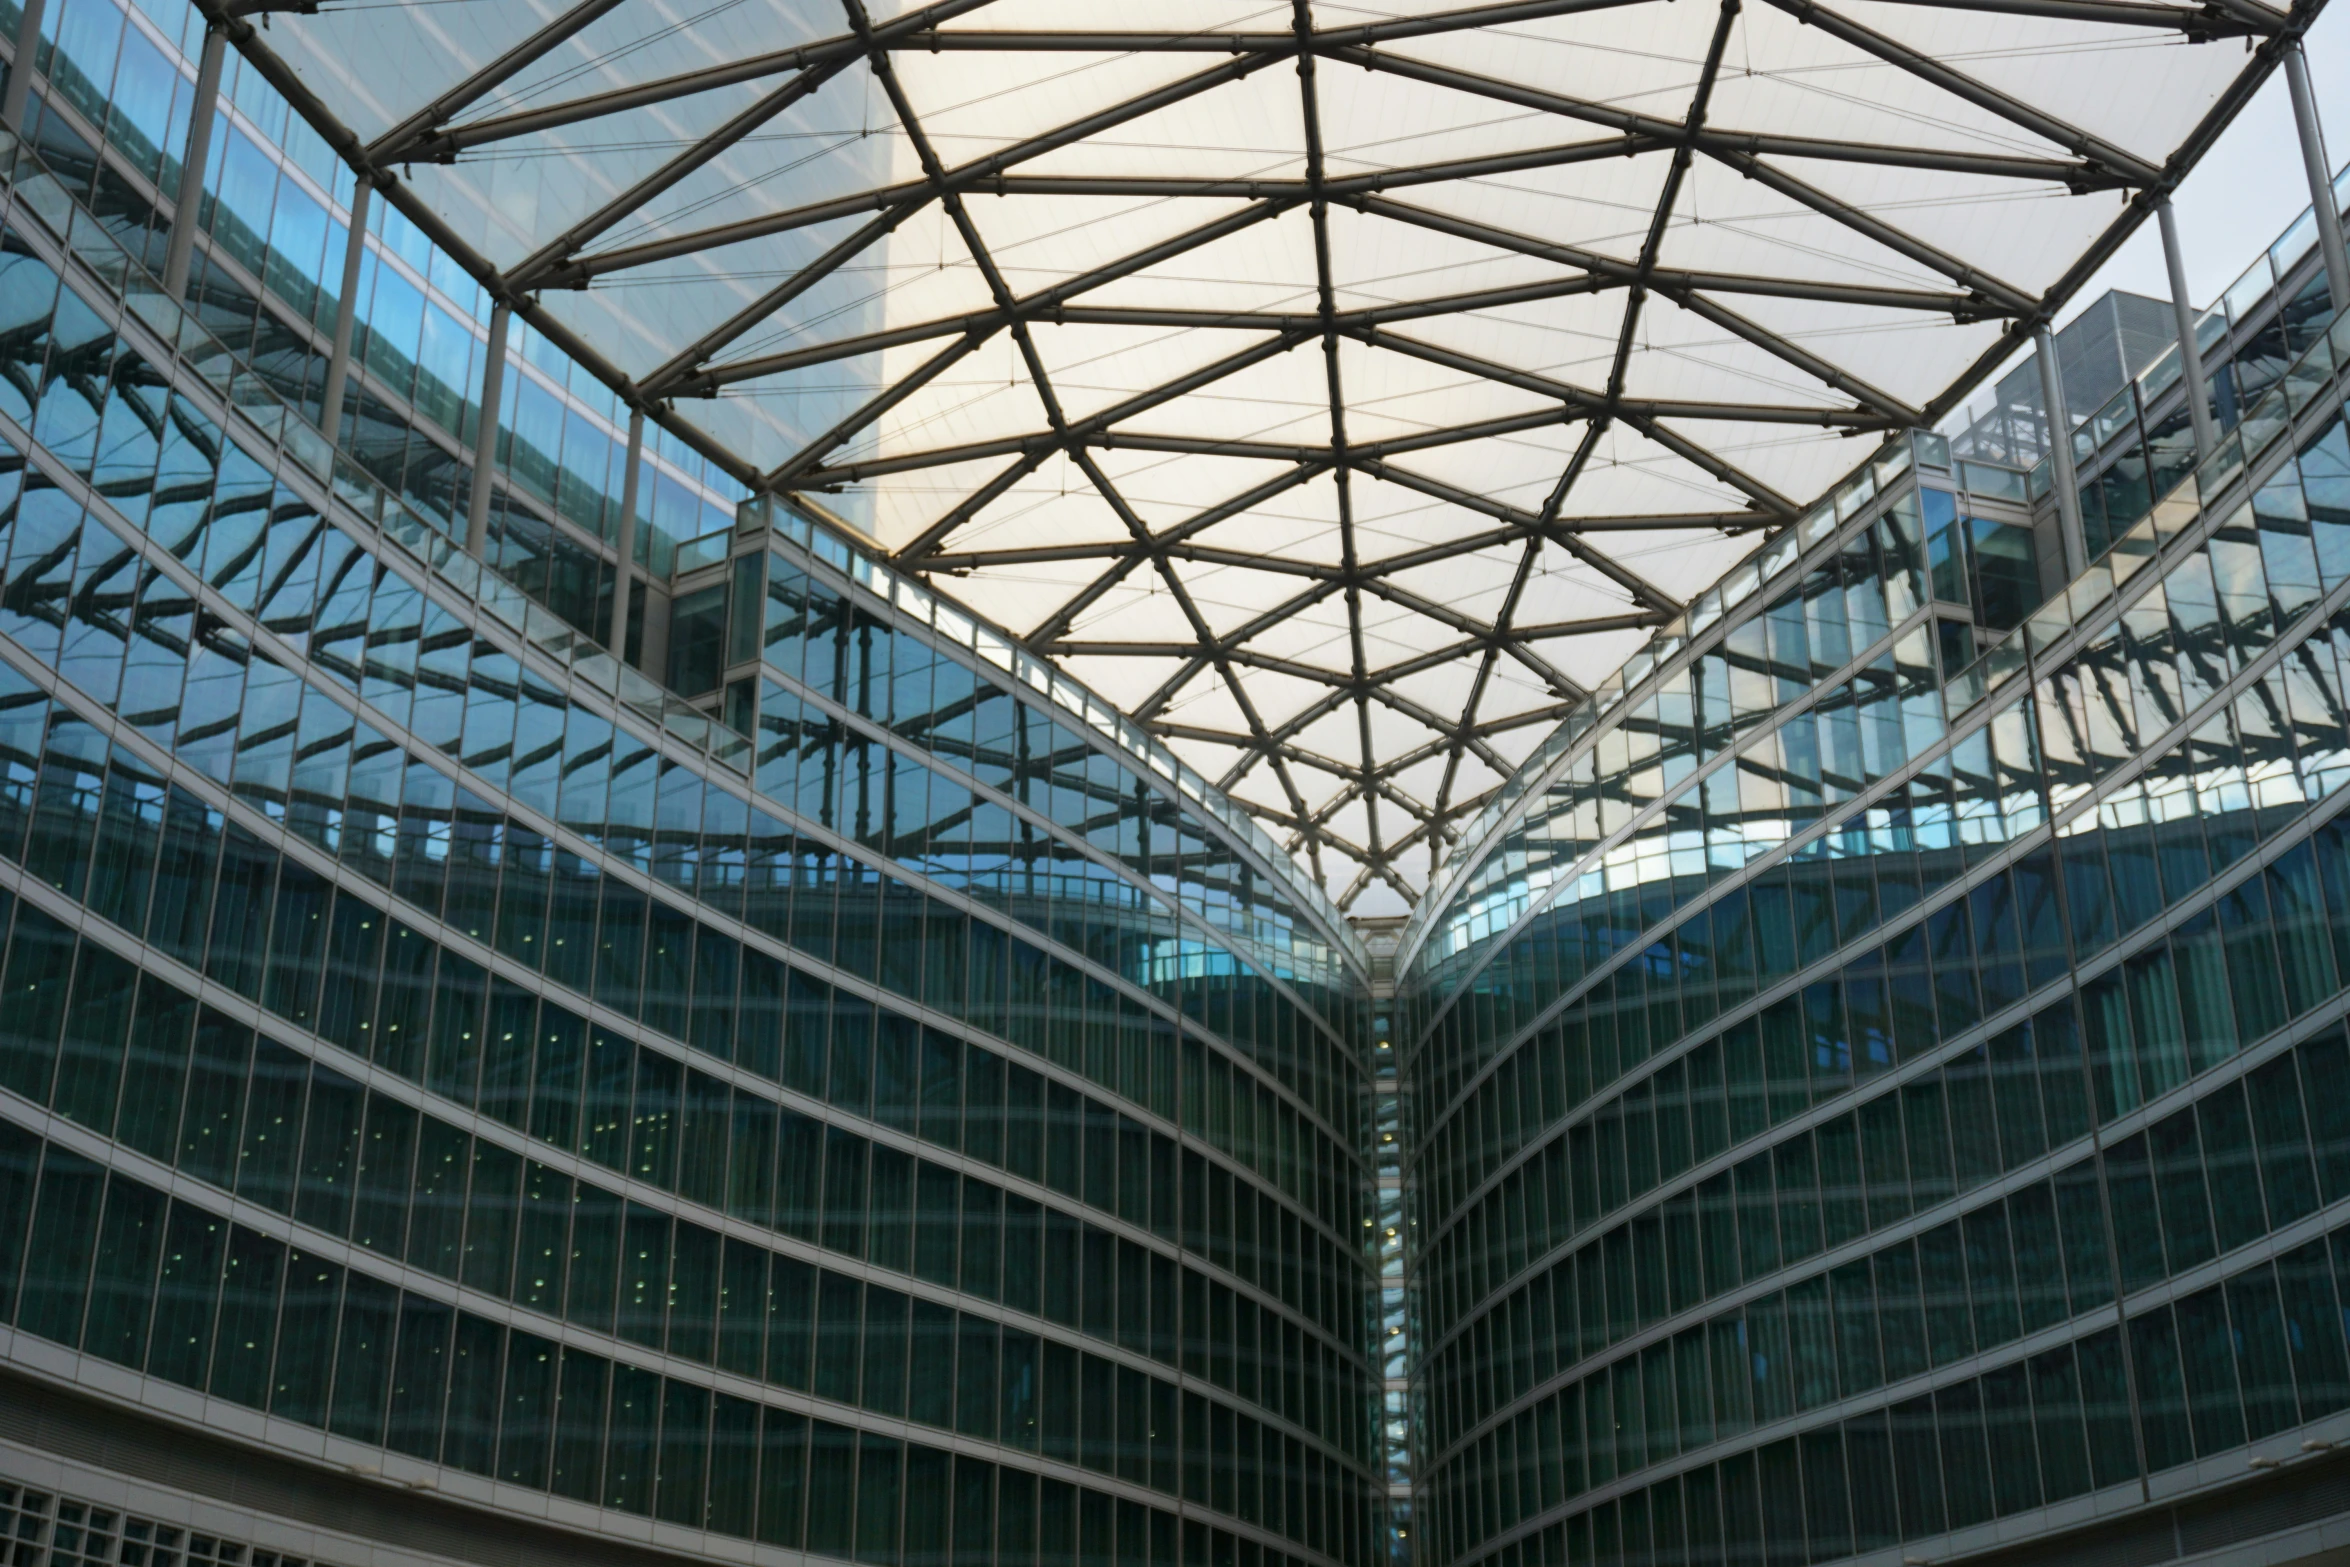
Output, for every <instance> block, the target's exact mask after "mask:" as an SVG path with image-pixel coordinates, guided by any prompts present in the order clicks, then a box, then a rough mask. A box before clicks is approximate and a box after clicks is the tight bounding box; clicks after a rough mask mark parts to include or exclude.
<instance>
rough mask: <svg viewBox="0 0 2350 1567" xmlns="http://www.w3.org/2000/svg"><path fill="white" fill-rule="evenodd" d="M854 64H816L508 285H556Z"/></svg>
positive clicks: (584, 224)
mask: <svg viewBox="0 0 2350 1567" xmlns="http://www.w3.org/2000/svg"><path fill="white" fill-rule="evenodd" d="M849 63H850V62H849V61H848V60H845V59H840V60H827V61H825V62H823V63H822V64H819V65H812V66H810V67H808V69H806V70H804V71H802V72H800V73H799V74H798V75H797V76H794V77H793V78H792V79H791V80H790V81H788V82H785V83H784V84H783V85H782V86H780V87H777V88H775V89H774V90H773V91H772V92H769V93H766V94H765V95H763V96H762V97H760V98H759V99H758V100H757V101H755V102H753V103H751V104H750V105H749V106H747V107H745V108H743V109H740V110H738V111H736V112H735V113H734V114H732V115H730V116H729V117H728V118H727V119H726V120H725V122H724V123H722V124H721V125H719V126H718V127H717V128H716V129H715V130H713V131H711V132H710V133H709V134H708V135H707V136H704V137H703V138H702V139H701V140H699V141H697V142H695V143H694V144H693V145H692V146H691V147H688V148H687V149H686V150H685V151H683V152H681V153H679V154H678V155H677V156H676V157H674V158H671V159H670V160H669V161H668V162H667V163H664V164H662V165H661V167H659V168H657V169H655V170H653V172H652V173H650V174H647V175H646V176H645V177H644V178H642V179H640V180H638V181H637V182H636V183H635V184H633V185H631V186H629V187H628V188H627V189H626V190H624V191H622V192H621V193H620V194H619V195H617V196H614V197H613V198H612V199H611V200H609V201H607V202H605V203H604V204H603V205H602V206H600V207H598V208H596V210H595V211H593V212H591V213H589V214H588V215H587V216H586V217H584V218H582V219H580V220H579V221H578V222H577V223H574V224H572V225H571V226H570V227H569V228H567V229H565V230H564V231H563V232H562V233H560V234H558V235H556V236H555V237H554V238H553V239H551V240H549V241H547V243H545V244H544V245H541V246H540V247H539V248H538V249H537V250H535V251H533V252H532V253H531V254H530V255H529V256H527V257H525V258H524V259H523V261H522V262H521V264H520V265H518V266H516V267H514V268H512V269H511V270H510V271H508V273H507V274H506V281H507V283H508V284H509V285H510V286H511V287H513V288H517V289H536V288H546V287H550V286H553V285H554V284H555V283H556V281H557V277H556V269H557V268H559V267H560V266H562V264H563V263H565V262H567V261H569V260H570V259H571V257H572V254H573V252H575V251H577V250H578V249H579V247H580V246H582V245H585V244H586V243H587V242H588V241H590V240H592V239H594V238H595V237H596V236H597V235H599V234H602V233H603V232H604V231H605V230H607V229H609V228H611V227H613V226H614V225H615V224H617V223H619V222H621V221H622V220H623V219H625V218H627V217H628V216H629V215H631V214H632V213H636V212H640V211H642V210H643V209H644V206H645V204H646V203H647V202H649V201H652V200H654V199H655V198H657V197H658V196H660V195H661V193H662V192H664V191H666V190H669V189H671V188H673V187H674V186H676V185H677V184H679V183H680V182H681V181H683V180H685V179H686V178H688V177H689V176H691V175H692V174H694V173H695V172H696V171H697V170H699V169H701V168H702V167H703V166H704V165H706V164H708V163H710V162H711V161H712V160H713V159H715V158H717V157H719V156H720V155H721V154H723V153H724V152H725V151H726V149H727V148H729V147H732V146H733V145H734V144H735V143H736V142H738V141H741V140H742V139H743V138H744V137H745V136H748V135H750V134H751V132H753V131H755V130H757V129H758V128H759V127H760V126H762V125H764V124H766V123H767V122H768V121H769V120H772V119H774V118H775V117H776V116H777V115H779V114H781V113H782V112H783V111H784V110H786V109H788V108H790V107H791V106H792V105H793V104H795V103H798V102H799V101H800V100H801V99H803V98H807V97H809V96H811V95H813V94H814V93H815V92H817V91H818V90H819V89H820V88H822V87H823V86H824V84H825V83H826V82H829V81H831V80H832V79H833V78H834V77H835V76H838V75H839V74H840V73H841V71H842V70H843V69H845V68H846V67H847V66H848V64H849Z"/></svg>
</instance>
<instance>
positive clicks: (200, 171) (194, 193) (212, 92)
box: [163, 27, 228, 299]
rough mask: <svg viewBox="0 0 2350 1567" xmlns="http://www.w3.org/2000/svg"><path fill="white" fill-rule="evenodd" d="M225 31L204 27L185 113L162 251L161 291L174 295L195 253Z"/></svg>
mask: <svg viewBox="0 0 2350 1567" xmlns="http://www.w3.org/2000/svg"><path fill="white" fill-rule="evenodd" d="M227 49H228V34H226V33H224V32H222V31H221V30H220V29H219V28H217V27H207V28H205V29H204V53H203V54H202V56H201V57H199V58H198V60H197V62H196V100H195V105H194V107H193V108H192V109H191V110H190V111H189V113H188V150H187V151H186V152H185V153H183V154H182V155H181V157H180V190H179V197H178V199H177V200H175V201H174V202H173V203H172V204H171V243H170V246H169V248H168V249H166V250H165V251H164V254H163V291H164V292H165V293H167V294H169V295H170V296H171V297H172V298H174V299H184V298H186V297H187V292H188V262H189V260H190V258H191V257H193V256H194V255H195V253H196V217H197V214H198V212H199V211H200V210H201V209H202V208H203V205H204V165H205V162H206V161H207V160H208V159H210V158H211V156H212V121H213V118H214V116H215V115H217V114H218V113H219V110H220V66H221V57H222V55H223V54H225V53H226V52H227Z"/></svg>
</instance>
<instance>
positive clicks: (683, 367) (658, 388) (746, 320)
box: [642, 196, 927, 397]
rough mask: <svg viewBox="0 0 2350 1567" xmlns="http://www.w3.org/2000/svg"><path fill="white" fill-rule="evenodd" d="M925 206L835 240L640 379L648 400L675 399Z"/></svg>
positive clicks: (897, 210)
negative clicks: (723, 354)
mask: <svg viewBox="0 0 2350 1567" xmlns="http://www.w3.org/2000/svg"><path fill="white" fill-rule="evenodd" d="M926 200H927V198H926V197H922V196H909V197H907V198H906V199H905V200H904V201H901V202H899V203H898V204H897V205H896V206H894V207H892V208H890V209H889V210H888V211H887V212H884V213H883V214H882V215H881V216H879V217H877V218H875V219H874V220H873V221H872V222H870V223H867V224H864V225H863V226H861V227H860V228H858V229H857V231H856V232H855V233H853V234H849V235H847V236H845V237H843V238H842V239H840V240H838V241H837V242H835V243H834V244H833V245H832V246H831V248H829V249H828V250H826V251H825V252H824V254H822V255H820V256H818V257H817V258H816V259H815V260H813V261H811V262H809V263H808V264H807V265H806V266H804V267H802V268H800V270H799V271H797V272H795V273H793V274H792V275H791V276H790V277H788V278H785V279H784V280H783V281H782V282H781V283H778V284H776V285H775V287H773V288H771V289H769V290H768V291H767V292H766V293H764V294H761V295H760V296H759V297H758V298H757V299H754V300H752V301H751V302H750V303H749V304H747V305H745V306H743V307H742V308H741V309H740V310H737V311H736V312H735V313H734V314H733V315H731V316H729V317H727V318H726V319H725V320H724V321H721V322H720V323H719V324H718V325H716V326H714V327H712V328H711V329H710V330H709V331H707V332H704V333H703V334H702V335H701V336H700V337H698V338H696V339H695V340H694V341H693V342H692V343H690V344H688V345H687V346H686V347H684V348H682V349H680V350H678V351H677V352H676V353H674V354H672V355H670V356H669V359H668V360H667V362H665V363H664V364H662V365H661V367H660V368H659V369H657V370H655V371H654V372H653V373H652V374H650V375H648V376H646V377H645V378H644V381H643V383H642V384H643V386H644V388H645V391H646V394H647V395H648V396H653V397H667V396H674V395H675V394H676V392H677V388H678V385H679V383H681V382H683V381H684V380H685V379H686V378H687V377H688V376H690V375H691V374H692V373H693V372H694V371H695V370H696V369H697V368H698V367H699V366H700V365H701V364H702V362H703V361H704V360H706V359H708V358H709V357H710V356H711V355H712V354H714V353H716V352H718V350H719V349H721V348H724V347H725V346H726V345H727V344H728V343H731V342H733V341H734V340H735V339H736V338H738V337H740V336H742V334H743V333H745V332H748V331H749V330H750V329H751V328H753V327H755V326H757V325H758V324H759V323H760V322H762V321H764V320H766V319H767V318H768V317H769V316H772V315H773V314H775V312H776V311H778V310H781V309H782V308H783V307H784V306H786V305H788V304H790V303H791V302H792V301H793V300H795V299H797V298H799V297H800V296H801V295H802V294H805V293H806V292H807V291H808V290H809V289H811V288H814V287H815V286H816V285H817V284H819V283H821V282H823V281H824V280H825V279H826V278H828V277H830V276H832V274H833V273H835V272H837V271H839V270H840V269H841V268H842V267H844V266H847V265H848V264H849V263H850V262H851V261H853V260H855V259H856V258H857V257H858V256H859V255H861V254H863V253H864V252H865V251H866V250H868V249H870V248H871V247H872V246H874V245H876V244H878V243H880V242H881V240H883V239H884V238H886V237H887V236H888V235H889V234H891V233H892V232H894V231H895V230H896V228H897V227H898V225H899V224H901V223H903V222H905V221H906V220H907V219H908V218H910V217H912V216H913V215H914V214H915V213H916V212H918V211H920V210H921V209H922V207H923V205H924V203H925V202H926Z"/></svg>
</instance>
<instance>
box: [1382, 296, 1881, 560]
mask: <svg viewBox="0 0 2350 1567" xmlns="http://www.w3.org/2000/svg"><path fill="white" fill-rule="evenodd" d="M1369 340H1370V341H1372V342H1374V343H1375V344H1376V346H1378V347H1381V348H1389V349H1394V350H1396V351H1398V352H1400V353H1405V354H1409V355H1411V356H1412V357H1413V358H1415V359H1424V360H1426V361H1428V362H1429V363H1430V364H1441V365H1444V366H1446V367H1448V368H1451V369H1456V370H1463V371H1467V372H1469V373H1471V374H1475V375H1482V376H1484V377H1485V378H1486V379H1488V380H1492V381H1498V382H1500V383H1502V384H1503V385H1505V386H1519V387H1525V388H1527V389H1528V390H1532V389H1534V388H1535V387H1538V386H1549V387H1552V388H1555V389H1556V390H1554V391H1550V392H1548V393H1546V394H1545V395H1550V396H1558V395H1560V394H1561V393H1566V394H1572V395H1574V396H1576V397H1578V398H1585V399H1587V398H1589V397H1591V395H1592V394H1591V393H1589V392H1586V391H1583V390H1582V389H1581V388H1579V387H1570V386H1567V385H1566V384H1565V383H1564V382H1552V381H1547V379H1546V378H1545V377H1542V376H1534V375H1528V374H1527V373H1526V372H1524V371H1522V370H1513V369H1511V368H1510V367H1509V366H1507V365H1497V364H1493V363H1492V362H1491V361H1489V360H1482V359H1478V358H1476V357H1475V356H1473V355H1470V354H1462V353H1455V352H1454V351H1453V350H1451V349H1448V348H1438V347H1436V346H1435V345H1434V344H1432V343H1422V342H1418V341H1416V340H1415V339H1412V338H1408V337H1399V336H1397V335H1395V334H1394V333H1391V332H1380V333H1375V334H1372V335H1371V338H1370V339H1369ZM1682 406H1686V405H1678V404H1673V403H1664V402H1649V401H1638V400H1630V399H1627V400H1622V401H1619V402H1617V403H1616V405H1615V406H1614V407H1613V408H1608V407H1606V405H1605V403H1604V400H1603V401H1602V403H1601V405H1600V406H1599V407H1598V408H1596V409H1594V411H1595V412H1606V413H1607V414H1609V416H1610V417H1612V418H1617V419H1621V420H1622V421H1623V422H1624V423H1626V424H1628V425H1631V426H1632V427H1633V428H1634V429H1636V430H1638V431H1640V433H1641V434H1643V435H1646V436H1648V437H1649V438H1650V439H1651V440H1654V441H1657V442H1658V443H1659V444H1661V445H1664V446H1667V447H1668V448H1670V449H1671V450H1672V451H1673V452H1674V453H1675V454H1676V455H1678V456H1681V457H1685V458H1687V459H1688V460H1689V461H1691V462H1694V463H1696V464H1697V465H1698V466H1699V467H1701V468H1703V469H1704V470H1705V471H1706V472H1707V473H1709V474H1711V475H1712V476H1713V477H1715V478H1717V479H1719V480H1721V481H1722V482H1723V483H1724V484H1727V485H1730V486H1732V487H1733V488H1735V489H1737V490H1739V491H1741V492H1743V493H1744V494H1745V495H1747V496H1748V497H1749V498H1750V499H1752V500H1753V501H1755V502H1756V503H1757V504H1759V505H1760V506H1761V507H1762V508H1763V509H1764V510H1766V511H1771V512H1776V513H1777V514H1779V515H1780V516H1782V517H1792V516H1794V515H1795V514H1796V512H1798V511H1800V510H1801V509H1802V508H1800V507H1798V506H1797V505H1796V504H1795V503H1794V502H1793V501H1791V500H1789V499H1788V498H1787V497H1786V496H1784V495H1781V494H1780V493H1779V492H1778V491H1777V490H1774V489H1772V488H1771V487H1770V486H1769V485H1767V484H1764V483H1763V482H1762V481H1761V480H1760V479H1757V478H1755V477H1754V476H1753V475H1752V474H1749V473H1746V472H1744V471H1742V470H1741V469H1739V468H1738V467H1737V466H1735V465H1734V464H1732V463H1730V462H1727V461H1725V460H1724V459H1722V458H1720V457H1717V456H1715V455H1714V454H1712V453H1710V452H1705V451H1702V450H1701V449H1699V448H1698V447H1696V446H1695V445H1693V444H1692V443H1691V442H1689V441H1688V440H1687V439H1685V438H1683V437H1681V436H1678V435H1674V434H1673V433H1672V432H1671V431H1668V430H1665V429H1664V428H1663V427H1662V426H1660V425H1658V424H1657V422H1656V421H1657V420H1659V419H1670V418H1680V417H1685V416H1684V415H1683V414H1681V413H1679V412H1677V409H1678V408H1680V407H1682ZM1722 416H1723V417H1735V416H1734V415H1728V414H1723V415H1722ZM1818 422H1819V423H1822V424H1826V425H1831V426H1833V425H1837V424H1843V423H1846V421H1841V420H1833V419H1828V420H1820V421H1818ZM1890 423H1891V421H1888V420H1884V419H1879V418H1874V417H1872V418H1869V419H1866V420H1860V419H1855V420H1853V421H1850V424H1851V427H1853V428H1861V429H1882V428H1885V427H1887V425H1888V424H1890ZM1386 471H1387V473H1388V475H1389V477H1394V476H1396V473H1397V470H1393V469H1389V470H1386ZM1496 515H1498V514H1496ZM1569 548H1573V546H1571V545H1570V546H1569ZM1594 564H1596V562H1594Z"/></svg>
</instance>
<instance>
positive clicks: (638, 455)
mask: <svg viewBox="0 0 2350 1567" xmlns="http://www.w3.org/2000/svg"><path fill="white" fill-rule="evenodd" d="M644 470H645V411H644V410H643V409H642V408H631V409H630V410H629V411H628V466H627V467H626V468H625V469H624V470H623V477H622V478H621V481H620V575H618V576H617V577H614V578H613V579H612V639H611V642H610V644H609V645H610V647H611V649H612V656H613V657H614V658H616V659H618V660H619V661H620V662H621V663H623V664H625V663H627V662H628V598H629V589H630V588H632V587H634V586H635V583H636V579H635V577H634V575H633V573H634V572H635V571H636V497H637V487H638V485H639V484H640V483H641V482H642V479H643V474H644Z"/></svg>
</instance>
